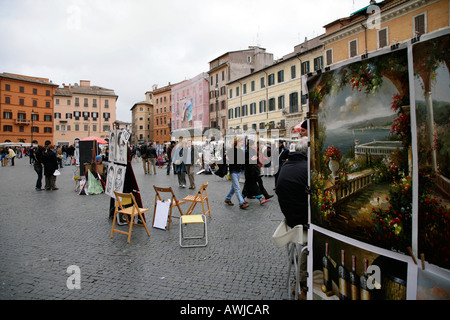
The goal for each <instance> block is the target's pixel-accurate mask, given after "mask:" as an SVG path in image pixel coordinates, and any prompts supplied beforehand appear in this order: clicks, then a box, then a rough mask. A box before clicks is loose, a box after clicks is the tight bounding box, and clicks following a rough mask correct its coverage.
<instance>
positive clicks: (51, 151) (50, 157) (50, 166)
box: [43, 145, 58, 190]
mask: <svg viewBox="0 0 450 320" xmlns="http://www.w3.org/2000/svg"><path fill="white" fill-rule="evenodd" d="M43 162H44V176H45V190H58V188H57V187H56V176H54V175H53V173H55V171H56V170H57V169H58V158H56V153H55V146H54V145H49V146H47V151H46V152H45V154H44V158H43Z"/></svg>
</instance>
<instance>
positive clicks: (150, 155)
mask: <svg viewBox="0 0 450 320" xmlns="http://www.w3.org/2000/svg"><path fill="white" fill-rule="evenodd" d="M147 158H156V149H155V147H154V146H149V147H148V148H147Z"/></svg>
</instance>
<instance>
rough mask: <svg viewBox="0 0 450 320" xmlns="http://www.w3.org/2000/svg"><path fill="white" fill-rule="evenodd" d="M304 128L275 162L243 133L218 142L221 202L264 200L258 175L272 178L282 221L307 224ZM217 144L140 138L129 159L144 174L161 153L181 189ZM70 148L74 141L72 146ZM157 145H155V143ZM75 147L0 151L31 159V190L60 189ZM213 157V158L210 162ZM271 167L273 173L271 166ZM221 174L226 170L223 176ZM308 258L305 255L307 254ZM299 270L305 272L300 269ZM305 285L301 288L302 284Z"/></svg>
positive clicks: (150, 171)
mask: <svg viewBox="0 0 450 320" xmlns="http://www.w3.org/2000/svg"><path fill="white" fill-rule="evenodd" d="M307 135H308V131H307V122H306V121H305V122H303V123H302V125H301V131H300V139H299V140H297V141H296V143H295V147H294V148H292V146H291V150H289V149H288V148H287V146H285V144H284V141H283V140H279V141H278V159H277V161H278V163H277V164H276V166H274V163H273V162H274V161H275V160H276V159H273V158H272V157H271V145H270V144H264V143H263V145H262V146H261V145H260V142H259V141H257V142H255V141H254V140H252V139H250V138H248V137H246V138H244V137H243V136H235V137H234V140H233V141H232V143H231V145H229V146H228V148H226V147H225V146H224V145H222V148H223V149H222V152H223V153H222V155H223V157H222V160H224V161H223V163H224V165H225V167H226V175H227V177H228V180H229V181H230V183H231V185H230V189H229V190H228V192H227V194H226V195H225V200H224V202H225V204H226V205H228V206H233V205H234V203H233V202H232V199H233V197H234V196H236V200H237V202H238V205H239V208H240V209H245V208H248V207H249V202H248V201H247V200H246V199H257V200H259V204H260V205H264V204H265V203H267V201H269V199H270V198H272V197H273V196H274V195H272V194H269V192H268V191H267V189H266V188H265V186H264V183H263V180H262V178H261V177H262V176H271V175H273V176H274V177H275V187H274V188H273V190H275V193H276V195H277V198H278V204H279V206H280V209H281V211H282V213H283V215H284V217H285V222H286V224H287V225H288V226H289V227H290V228H293V227H295V226H296V225H299V224H301V225H303V226H304V227H306V228H307V225H308V190H309V189H308V155H307V151H308V146H309V142H308V136H307ZM215 146H216V144H211V149H208V150H207V152H206V153H205V150H204V146H198V145H194V144H193V143H192V141H189V140H185V139H183V138H182V137H180V138H179V141H178V142H175V141H172V142H171V143H170V144H169V145H167V146H166V145H164V149H163V150H157V147H156V146H155V145H154V143H153V142H149V143H144V144H142V145H140V146H138V147H137V146H136V147H131V148H130V154H131V158H132V159H133V158H135V157H136V156H137V157H139V158H141V159H142V165H143V169H144V174H156V173H157V171H156V164H158V166H159V167H160V168H162V164H161V163H160V159H161V158H164V163H165V165H166V173H167V175H169V174H170V172H171V170H172V169H173V173H174V174H175V175H177V177H178V184H179V186H180V187H181V188H185V187H186V185H187V181H186V175H187V178H188V181H189V189H195V188H196V185H195V165H196V164H200V165H201V166H202V168H203V169H204V168H205V167H208V168H209V165H210V164H211V163H212V162H214V159H213V158H214V156H212V157H211V159H209V158H208V161H205V158H204V157H205V156H208V157H209V156H210V155H211V154H209V155H208V152H209V151H212V152H213V154H215V151H213V148H215ZM72 147H73V146H72ZM158 148H159V146H158ZM73 151H74V148H71V147H69V146H63V147H61V146H57V147H55V146H54V145H48V146H46V147H43V146H38V147H33V148H29V149H26V150H20V151H18V150H14V149H13V148H5V149H3V150H2V151H1V156H2V158H1V160H2V165H3V163H4V159H10V161H11V165H12V166H13V165H14V158H15V157H17V156H18V154H19V153H20V155H22V154H25V155H28V156H29V157H30V164H32V165H33V166H34V170H35V172H36V174H37V180H36V185H35V189H36V190H38V191H40V190H43V189H45V190H58V188H57V187H56V178H57V175H58V168H62V167H63V160H64V161H65V160H66V159H69V158H70V162H71V163H73V162H74V159H73V157H74V153H73ZM102 160H103V161H108V148H107V147H105V148H103V154H102ZM209 160H211V161H209ZM273 168H274V171H273V172H272V169H273ZM223 176H224V175H223ZM43 177H45V182H44V183H45V186H44V188H42V178H43ZM241 177H243V178H244V185H243V188H242V190H241V185H240V180H241ZM305 261H306V259H305ZM300 267H301V270H306V264H305V263H304V265H301V266H300ZM301 274H306V273H305V272H302V273H301ZM300 286H301V287H302V288H304V287H306V278H305V277H304V276H302V277H301V279H300ZM302 290H303V289H302Z"/></svg>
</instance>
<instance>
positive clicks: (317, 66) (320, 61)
mask: <svg viewBox="0 0 450 320" xmlns="http://www.w3.org/2000/svg"><path fill="white" fill-rule="evenodd" d="M322 68H323V57H322V56H320V57H317V58H315V59H314V71H317V70H321V69H322Z"/></svg>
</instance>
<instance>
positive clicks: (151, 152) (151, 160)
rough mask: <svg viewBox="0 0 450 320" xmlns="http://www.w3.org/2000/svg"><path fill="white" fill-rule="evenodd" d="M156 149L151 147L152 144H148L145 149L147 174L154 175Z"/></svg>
mask: <svg viewBox="0 0 450 320" xmlns="http://www.w3.org/2000/svg"><path fill="white" fill-rule="evenodd" d="M156 157H157V154H156V149H155V147H154V146H153V142H150V145H149V147H148V148H147V158H148V170H149V171H148V173H149V174H152V173H154V174H156V165H155V163H156Z"/></svg>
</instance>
